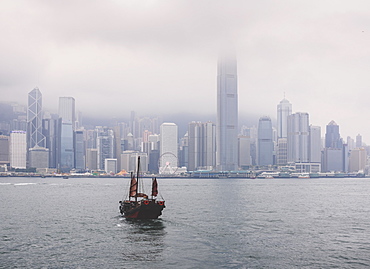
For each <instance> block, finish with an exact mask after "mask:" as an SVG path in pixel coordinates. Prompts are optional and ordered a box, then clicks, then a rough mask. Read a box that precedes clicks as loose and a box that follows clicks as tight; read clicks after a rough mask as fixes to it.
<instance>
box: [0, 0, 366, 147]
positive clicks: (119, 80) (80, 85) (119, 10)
mask: <svg viewBox="0 0 370 269" xmlns="http://www.w3.org/2000/svg"><path fill="white" fill-rule="evenodd" d="M0 29H1V42H0V59H1V61H0V76H1V78H0V93H1V95H0V96H1V99H0V101H16V102H19V103H22V104H26V103H27V93H28V92H29V91H31V90H32V89H33V88H34V87H36V86H37V87H39V89H40V91H41V92H42V94H43V106H44V108H45V109H47V110H49V111H51V112H57V107H58V98H59V97H60V96H73V97H74V98H75V99H76V109H77V110H79V111H82V112H83V114H84V115H92V116H107V117H109V116H112V117H127V116H128V115H129V113H130V111H131V110H134V111H136V112H137V113H138V114H140V115H155V114H176V113H180V114H181V113H183V114H186V113H192V114H199V115H215V114H216V97H217V96H216V94H217V90H216V89H217V86H216V75H217V59H218V54H219V52H220V48H221V47H224V46H225V44H226V45H229V46H230V47H233V49H234V50H235V52H236V54H237V60H238V91H239V114H241V115H247V116H248V115H253V116H255V117H256V125H257V123H258V118H259V117H260V116H264V115H268V116H270V117H271V118H276V105H277V104H278V103H279V102H280V101H281V99H283V97H284V93H285V96H286V98H287V99H288V100H289V101H290V102H291V103H292V105H293V112H308V113H309V114H310V123H311V124H313V125H319V126H321V127H322V135H324V133H325V126H326V124H328V123H329V122H330V121H331V120H334V121H335V122H336V123H337V124H338V125H339V126H340V133H341V136H342V137H343V138H346V137H347V136H348V135H349V136H351V137H353V138H355V136H356V135H357V134H358V133H360V134H361V135H363V140H364V141H365V142H368V143H370V106H369V105H368V103H369V100H370V91H369V89H370V76H369V71H370V70H369V69H370V49H369V47H370V2H369V1H365V0H364V1H356V0H355V1H325V0H319V1H317V0H313V1H297V0H291V1H288V0H281V1H263V0H261V1H247V0H240V1H237V0H234V1H232V0H227V1H226V0H225V1H217V0H197V1H195V0H163V1H160V0H158V1H156V0H140V1H137V0H127V1H126V0H125V1H119V0H115V1H106V0H104V1H103V0H101V1H99V0H98V1H88V0H77V1H46V0H39V1H36V0H35V1H32V0H27V1H18V0H4V1H1V3H0ZM194 120H198V119H197V118H194ZM241 124H243V123H241Z"/></svg>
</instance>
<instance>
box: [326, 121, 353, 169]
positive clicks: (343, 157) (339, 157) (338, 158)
mask: <svg viewBox="0 0 370 269" xmlns="http://www.w3.org/2000/svg"><path fill="white" fill-rule="evenodd" d="M344 149H346V150H344ZM347 150H348V147H347V146H346V147H344V145H343V140H342V138H341V137H340V134H339V125H337V124H336V123H335V121H333V120H332V121H331V122H329V124H328V125H326V133H325V148H324V151H323V163H322V171H323V172H345V171H347V170H348V167H347V158H348V156H347V154H346V151H347Z"/></svg>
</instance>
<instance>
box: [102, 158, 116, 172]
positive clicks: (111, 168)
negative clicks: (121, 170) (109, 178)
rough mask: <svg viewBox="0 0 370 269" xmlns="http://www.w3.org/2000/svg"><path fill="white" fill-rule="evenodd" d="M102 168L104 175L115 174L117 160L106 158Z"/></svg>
mask: <svg viewBox="0 0 370 269" xmlns="http://www.w3.org/2000/svg"><path fill="white" fill-rule="evenodd" d="M104 168H105V172H106V173H108V174H109V173H113V174H115V173H117V159H109V158H106V159H105V160H104Z"/></svg>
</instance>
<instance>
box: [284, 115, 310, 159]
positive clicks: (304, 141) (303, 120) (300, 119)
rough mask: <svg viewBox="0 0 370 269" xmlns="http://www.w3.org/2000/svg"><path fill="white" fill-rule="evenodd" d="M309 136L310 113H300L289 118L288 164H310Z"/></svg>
mask: <svg viewBox="0 0 370 269" xmlns="http://www.w3.org/2000/svg"><path fill="white" fill-rule="evenodd" d="M309 134H310V130H309V116H308V113H305V112H298V113H294V114H291V115H290V116H288V138H287V151H288V154H287V158H288V162H290V163H306V162H309V155H308V151H309V149H308V147H309Z"/></svg>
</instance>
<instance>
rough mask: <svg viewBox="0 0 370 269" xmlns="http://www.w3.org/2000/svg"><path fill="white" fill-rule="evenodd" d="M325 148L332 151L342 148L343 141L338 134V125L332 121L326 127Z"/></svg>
mask: <svg viewBox="0 0 370 269" xmlns="http://www.w3.org/2000/svg"><path fill="white" fill-rule="evenodd" d="M325 147H326V148H332V149H341V148H342V147H343V141H342V138H340V134H339V125H338V124H336V123H335V121H333V120H332V121H331V122H329V124H328V125H326V134H325Z"/></svg>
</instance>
